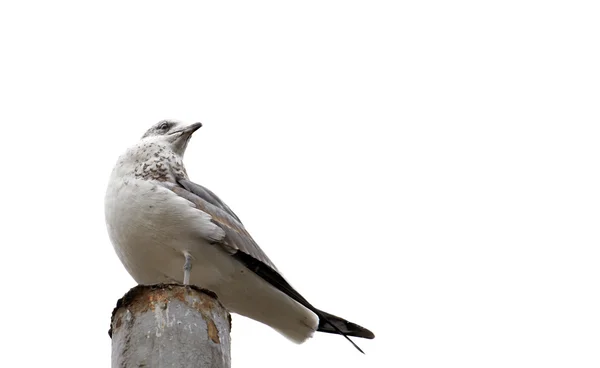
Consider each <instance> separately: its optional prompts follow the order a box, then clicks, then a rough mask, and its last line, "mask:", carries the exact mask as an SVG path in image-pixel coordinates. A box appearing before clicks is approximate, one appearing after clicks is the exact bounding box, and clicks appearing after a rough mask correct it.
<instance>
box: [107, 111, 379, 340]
mask: <svg viewBox="0 0 600 368" xmlns="http://www.w3.org/2000/svg"><path fill="white" fill-rule="evenodd" d="M201 126H202V124H201V123H194V124H190V125H187V126H186V125H185V124H183V123H181V122H178V121H174V120H163V121H161V122H159V123H157V124H155V125H153V126H152V127H151V128H150V129H149V130H148V131H147V132H146V133H145V134H144V135H143V137H142V139H141V140H140V141H139V142H137V143H136V144H134V145H133V146H131V147H130V148H129V149H127V151H126V152H125V153H124V154H123V155H121V157H120V158H119V159H118V161H117V164H116V165H115V167H114V169H113V171H112V174H111V177H110V180H109V185H108V189H107V192H106V198H105V216H106V224H107V228H108V234H109V237H110V240H111V242H112V244H113V246H114V248H115V251H116V253H117V255H118V256H119V259H120V260H121V262H122V263H123V265H124V266H125V268H126V269H127V271H128V272H129V274H130V275H131V276H132V277H133V278H134V280H135V281H136V282H137V283H139V284H156V283H169V282H176V283H183V284H192V285H196V286H198V287H202V288H205V289H208V290H211V291H213V292H215V293H216V294H217V296H218V298H219V300H220V301H221V303H222V304H223V305H224V306H225V307H226V308H227V309H228V310H229V311H231V312H234V313H238V314H241V315H244V316H246V317H249V318H252V319H254V320H256V321H259V322H262V323H264V324H266V325H268V326H271V327H272V328H274V329H275V330H276V331H278V332H280V333H281V334H283V335H284V336H285V337H287V338H288V339H290V340H292V341H294V342H296V343H302V342H304V341H305V340H306V339H308V338H309V337H311V336H312V335H313V333H314V332H315V331H320V332H328V333H334V334H340V335H343V336H344V337H346V338H347V339H348V340H349V341H350V342H352V340H350V339H349V338H348V336H357V337H363V338H368V339H372V338H374V337H375V336H374V335H373V333H372V332H371V331H369V330H367V329H366V328H363V327H361V326H359V325H357V324H354V323H352V322H348V321H346V320H345V319H343V318H340V317H336V316H334V315H332V314H329V313H326V312H323V311H321V310H319V309H317V308H315V307H313V306H312V305H311V304H310V303H309V302H308V301H307V300H306V299H304V298H303V297H302V296H301V295H300V294H299V293H298V292H297V291H296V290H294V288H293V287H292V286H290V284H289V283H288V282H287V281H286V280H285V279H284V278H283V276H282V275H281V274H280V272H279V271H278V270H277V268H276V267H275V265H274V264H273V262H271V260H269V258H268V257H267V255H266V254H265V253H264V252H263V251H262V250H261V249H260V247H259V246H258V244H256V242H255V241H254V240H253V239H252V237H251V236H250V234H249V233H248V231H246V229H245V227H244V225H242V222H241V221H240V219H239V218H238V217H237V216H236V215H235V213H233V211H231V209H229V207H227V205H226V204H225V203H224V202H223V201H221V200H220V199H219V198H218V197H217V196H216V195H215V194H214V193H213V192H211V191H210V190H208V189H206V188H204V187H203V186H201V185H198V184H195V183H193V182H192V181H190V180H189V178H188V175H187V173H186V170H185V167H184V165H183V155H184V153H185V149H186V147H187V144H188V142H189V140H190V138H191V136H192V134H193V133H194V132H195V131H196V130H197V129H199V128H200V127H201ZM352 344H353V345H354V346H355V347H356V348H357V349H358V350H359V351H361V352H362V350H361V349H360V348H358V346H356V344H354V342H352Z"/></svg>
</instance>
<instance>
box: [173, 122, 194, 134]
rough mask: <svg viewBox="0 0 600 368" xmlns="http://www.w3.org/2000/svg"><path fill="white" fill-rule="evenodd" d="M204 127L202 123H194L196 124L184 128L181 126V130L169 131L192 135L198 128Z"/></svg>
mask: <svg viewBox="0 0 600 368" xmlns="http://www.w3.org/2000/svg"><path fill="white" fill-rule="evenodd" d="M201 127H202V123H194V124H190V125H188V126H186V127H184V128H181V129H179V130H176V131H174V132H171V133H169V135H170V134H178V133H179V134H181V135H188V136H190V135H192V133H194V132H195V131H196V130H198V129H200V128H201Z"/></svg>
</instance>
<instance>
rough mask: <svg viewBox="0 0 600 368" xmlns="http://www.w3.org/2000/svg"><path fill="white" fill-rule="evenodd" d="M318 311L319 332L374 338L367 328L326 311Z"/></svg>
mask: <svg viewBox="0 0 600 368" xmlns="http://www.w3.org/2000/svg"><path fill="white" fill-rule="evenodd" d="M319 312H320V313H317V315H318V316H319V317H320V318H319V326H318V327H317V331H319V332H327V333H332V334H337V335H344V336H355V337H362V338H365V339H373V338H375V335H374V334H373V332H371V331H369V330H367V329H366V328H364V327H362V326H359V325H357V324H356V323H352V322H349V321H346V320H345V319H343V318H341V317H338V316H334V315H333V314H329V313H327V312H323V311H319Z"/></svg>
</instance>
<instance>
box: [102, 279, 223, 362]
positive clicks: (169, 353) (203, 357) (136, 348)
mask: <svg viewBox="0 0 600 368" xmlns="http://www.w3.org/2000/svg"><path fill="white" fill-rule="evenodd" d="M230 331H231V317H230V316H229V313H228V312H227V310H225V308H223V306H222V305H221V303H219V302H218V301H217V298H216V295H215V294H214V293H212V292H210V291H207V290H202V289H199V288H197V287H193V286H183V285H174V284H169V285H162V284H161V285H147V286H146V285H140V286H136V287H134V288H133V289H131V290H130V291H129V292H128V293H127V294H125V296H123V298H121V299H120V300H119V301H118V303H117V307H116V308H115V310H114V311H113V315H112V319H111V329H110V331H109V335H110V336H111V338H112V367H113V368H133V367H136V368H137V367H146V368H163V367H186V368H187V367H202V368H205V367H210V368H229V367H230V366H231V350H230V348H231V339H230Z"/></svg>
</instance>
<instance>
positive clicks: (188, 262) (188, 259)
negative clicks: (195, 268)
mask: <svg viewBox="0 0 600 368" xmlns="http://www.w3.org/2000/svg"><path fill="white" fill-rule="evenodd" d="M183 255H184V256H185V263H184V264H183V284H184V285H189V284H190V273H191V272H192V255H191V254H189V253H188V252H183Z"/></svg>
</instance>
